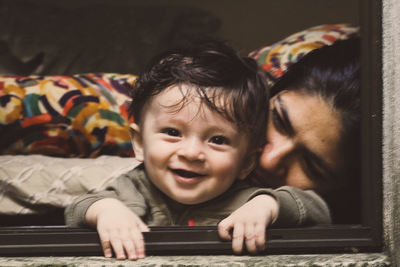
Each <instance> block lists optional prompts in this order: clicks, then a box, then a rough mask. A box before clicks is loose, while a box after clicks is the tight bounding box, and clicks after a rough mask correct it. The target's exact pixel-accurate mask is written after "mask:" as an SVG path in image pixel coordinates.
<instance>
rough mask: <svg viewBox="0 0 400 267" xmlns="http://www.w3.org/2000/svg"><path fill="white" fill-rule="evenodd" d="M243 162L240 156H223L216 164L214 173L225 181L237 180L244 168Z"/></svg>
mask: <svg viewBox="0 0 400 267" xmlns="http://www.w3.org/2000/svg"><path fill="white" fill-rule="evenodd" d="M242 165H243V164H242V160H240V157H238V156H226V155H225V156H221V157H220V158H219V159H218V160H216V161H215V162H214V166H215V167H214V171H215V173H217V174H218V176H222V177H223V178H224V179H228V177H229V178H231V179H236V178H237V177H238V175H239V172H240V168H241V166H242Z"/></svg>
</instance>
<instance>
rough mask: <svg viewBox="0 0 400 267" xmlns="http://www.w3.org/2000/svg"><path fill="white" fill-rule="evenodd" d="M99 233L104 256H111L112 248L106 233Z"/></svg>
mask: <svg viewBox="0 0 400 267" xmlns="http://www.w3.org/2000/svg"><path fill="white" fill-rule="evenodd" d="M98 233H99V238H100V243H101V247H102V249H103V253H104V257H106V258H111V257H112V249H111V242H110V238H109V235H108V234H107V233H102V232H98Z"/></svg>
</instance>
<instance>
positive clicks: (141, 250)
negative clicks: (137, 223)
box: [128, 229, 145, 260]
mask: <svg viewBox="0 0 400 267" xmlns="http://www.w3.org/2000/svg"><path fill="white" fill-rule="evenodd" d="M131 236H132V240H133V245H134V253H133V252H132V256H131V254H129V253H128V256H129V259H132V260H136V259H137V258H139V259H142V258H144V257H145V244H144V237H143V234H142V233H141V232H140V231H138V230H137V229H133V230H132V231H131Z"/></svg>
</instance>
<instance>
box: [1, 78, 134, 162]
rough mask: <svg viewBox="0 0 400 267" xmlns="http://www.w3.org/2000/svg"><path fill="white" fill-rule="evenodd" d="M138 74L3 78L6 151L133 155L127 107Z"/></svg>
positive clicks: (2, 110) (3, 138)
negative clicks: (130, 88)
mask: <svg viewBox="0 0 400 267" xmlns="http://www.w3.org/2000/svg"><path fill="white" fill-rule="evenodd" d="M135 79H136V76H134V75H122V74H112V73H108V74H101V73H91V74H84V75H73V76H28V77H22V76H10V75H2V76H0V136H1V138H0V151H1V154H43V155H50V156H60V157H97V156H99V155H118V156H132V155H133V152H132V147H131V143H130V137H129V121H128V115H127V108H128V105H129V101H130V98H129V96H128V93H127V92H128V89H129V87H130V86H131V85H132V84H133V83H134V81H135Z"/></svg>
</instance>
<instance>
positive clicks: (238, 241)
mask: <svg viewBox="0 0 400 267" xmlns="http://www.w3.org/2000/svg"><path fill="white" fill-rule="evenodd" d="M243 241H244V226H243V224H241V223H237V224H235V227H234V228H233V237H232V250H233V252H235V253H237V254H240V253H242V251H243Z"/></svg>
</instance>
